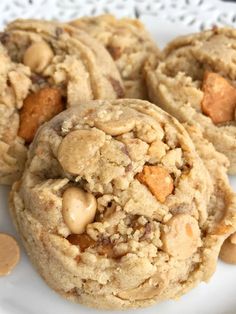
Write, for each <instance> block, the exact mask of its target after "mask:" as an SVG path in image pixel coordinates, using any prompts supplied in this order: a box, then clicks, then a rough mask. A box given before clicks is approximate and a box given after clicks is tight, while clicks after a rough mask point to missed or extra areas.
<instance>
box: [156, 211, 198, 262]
mask: <svg viewBox="0 0 236 314" xmlns="http://www.w3.org/2000/svg"><path fill="white" fill-rule="evenodd" d="M167 227H168V231H165V232H163V234H162V236H161V240H162V243H163V247H162V249H163V251H165V252H167V253H168V254H170V255H172V256H174V257H176V258H178V259H181V260H182V259H186V258H188V257H190V256H191V255H192V254H193V253H194V252H195V251H196V250H197V248H198V247H199V245H200V243H201V241H200V229H199V226H198V223H197V220H196V219H194V218H193V217H192V216H190V215H188V214H178V215H175V216H174V217H172V218H171V219H170V220H169V221H168V223H167Z"/></svg>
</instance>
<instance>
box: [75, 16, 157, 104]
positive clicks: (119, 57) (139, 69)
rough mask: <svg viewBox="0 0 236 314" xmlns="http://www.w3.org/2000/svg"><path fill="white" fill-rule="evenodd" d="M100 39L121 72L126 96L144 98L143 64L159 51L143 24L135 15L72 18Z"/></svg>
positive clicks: (79, 26) (77, 24) (80, 27)
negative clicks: (127, 16)
mask: <svg viewBox="0 0 236 314" xmlns="http://www.w3.org/2000/svg"><path fill="white" fill-rule="evenodd" d="M71 24H72V25H73V26H76V27H78V28H79V29H82V30H84V31H86V32H87V33H88V34H90V35H91V36H93V37H95V38H96V39H97V40H98V41H99V42H100V43H102V44H103V45H104V46H105V47H106V49H107V50H108V51H109V53H110V54H111V56H112V58H113V60H114V61H115V63H116V65H117V68H118V69H119V72H120V74H121V77H122V80H123V82H124V87H125V97H126V98H139V99H147V90H146V85H145V82H144V80H143V67H144V64H145V62H146V60H147V58H148V57H150V56H155V57H158V58H160V56H161V54H160V51H159V49H158V47H157V46H156V44H155V43H154V41H153V40H152V39H151V36H150V34H149V33H148V32H147V30H146V29H145V27H144V25H143V24H142V23H141V22H140V21H138V20H137V19H136V20H135V19H128V18H122V19H116V18H115V17H114V16H112V15H109V14H105V15H101V16H97V17H86V18H80V19H78V20H75V21H73V22H71Z"/></svg>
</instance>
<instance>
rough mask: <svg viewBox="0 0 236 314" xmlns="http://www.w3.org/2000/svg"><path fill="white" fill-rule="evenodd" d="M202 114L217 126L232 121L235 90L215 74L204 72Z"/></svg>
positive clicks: (235, 103)
mask: <svg viewBox="0 0 236 314" xmlns="http://www.w3.org/2000/svg"><path fill="white" fill-rule="evenodd" d="M202 89H203V92H204V96H203V100H202V103H201V106H202V112H203V113H204V114H206V115H207V116H209V117H210V118H211V120H212V121H213V122H214V123H215V124H217V123H222V122H228V121H232V120H234V111H235V108H236V89H235V88H234V87H233V86H232V85H231V84H230V83H229V82H228V81H227V80H226V79H224V78H223V77H222V76H220V75H219V74H217V73H212V72H205V75H204V78H203V86H202Z"/></svg>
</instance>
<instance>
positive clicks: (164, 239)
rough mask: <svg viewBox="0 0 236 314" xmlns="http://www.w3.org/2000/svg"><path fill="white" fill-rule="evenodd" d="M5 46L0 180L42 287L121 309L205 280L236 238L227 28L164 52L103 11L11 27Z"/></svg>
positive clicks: (234, 98) (234, 95)
mask: <svg viewBox="0 0 236 314" xmlns="http://www.w3.org/2000/svg"><path fill="white" fill-rule="evenodd" d="M0 40H1V46H0V59H1V61H2V62H1V66H0V69H1V71H0V82H1V84H0V88H1V93H0V98H1V102H0V110H1V113H2V114H1V116H0V152H1V154H0V182H1V183H2V184H11V185H12V191H11V195H10V211H11V214H12V218H13V221H14V223H15V225H16V228H17V229H18V231H19V233H20V235H21V236H22V241H23V243H24V246H25V248H26V251H27V253H28V254H29V257H30V259H31V260H32V262H33V264H34V265H35V267H36V268H37V270H38V271H39V273H40V274H41V276H42V277H43V278H44V279H45V281H46V282H47V283H48V284H49V286H50V287H52V288H53V289H54V290H55V291H57V292H58V293H60V294H61V295H62V296H64V297H65V298H67V299H70V300H73V301H76V302H79V303H82V304H85V305H88V306H92V307H95V308H103V309H126V308H132V307H135V308H136V307H144V306H148V305H150V304H153V303H156V302H160V301H162V300H167V299H175V298H178V297H180V296H181V295H183V294H184V293H186V292H187V291H189V290H190V289H192V288H193V287H195V286H196V285H197V284H198V283H199V282H201V281H208V280H209V278H210V277H211V276H212V274H213V273H214V271H215V268H216V262H217V259H218V255H219V251H220V249H221V246H222V244H223V242H224V240H225V239H227V238H228V237H229V236H231V235H232V234H233V233H234V232H235V231H236V197H235V195H234V193H233V191H232V189H231V187H230V184H229V181H228V177H227V171H230V173H235V172H236V165H235V164H236V159H235V158H236V157H235V148H236V140H235V134H236V124H235V104H236V89H235V87H234V84H235V78H236V70H235V69H234V61H235V60H234V54H235V53H234V48H235V41H236V31H234V30H226V29H213V30H211V31H207V32H203V33H200V34H196V35H192V36H188V37H184V38H179V39H176V40H175V41H173V42H172V43H170V44H169V45H168V46H167V48H166V49H165V50H164V51H163V52H160V50H159V49H158V48H157V47H156V45H155V43H154V41H153V40H152V39H151V37H150V35H149V34H148V32H147V31H146V30H145V28H144V26H143V25H142V24H141V23H140V22H139V21H137V20H131V19H121V20H117V19H116V18H114V17H113V16H109V15H105V16H99V17H91V18H82V19H79V20H76V21H73V22H71V23H70V24H60V23H57V22H46V21H43V22H42V21H37V20H17V21H15V22H13V23H11V24H9V25H8V26H7V27H6V29H5V30H4V32H2V33H1V35H0ZM216 47H217V48H216ZM218 47H221V48H220V49H219V48H218ZM222 56H223V57H222ZM234 70H235V71H234ZM234 72H235V73H234ZM149 101H152V102H153V103H150V102H149ZM160 108H162V109H160ZM163 109H164V111H163ZM176 118H177V119H178V120H179V121H178V120H177V119H176ZM233 250H234V251H236V249H235V248H234V242H233V236H231V238H228V239H227V241H226V242H225V244H224V245H223V248H222V253H221V255H222V258H223V259H224V260H226V261H228V262H232V263H234V262H236V256H235V255H233V254H232V253H233Z"/></svg>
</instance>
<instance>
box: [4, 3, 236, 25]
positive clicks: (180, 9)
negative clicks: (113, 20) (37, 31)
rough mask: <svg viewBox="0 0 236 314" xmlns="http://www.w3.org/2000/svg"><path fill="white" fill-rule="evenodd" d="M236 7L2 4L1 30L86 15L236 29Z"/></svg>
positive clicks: (197, 4)
mask: <svg viewBox="0 0 236 314" xmlns="http://www.w3.org/2000/svg"><path fill="white" fill-rule="evenodd" d="M235 9H236V4H234V3H229V2H221V1H220V0H119V1H115V0H48V1H47V0H1V1H0V13H1V20H0V27H1V28H2V27H3V26H4V24H5V23H7V22H9V21H11V20H14V19H16V18H41V19H56V20H61V21H67V20H71V19H75V18H76V17H79V16H83V15H98V14H102V13H113V14H115V15H116V16H118V17H121V16H130V17H138V18H140V17H141V18H142V16H144V15H148V16H155V17H156V18H157V19H158V18H162V19H166V21H168V22H171V23H181V24H182V25H185V26H194V28H195V29H196V30H200V29H204V28H207V27H211V26H212V25H231V26H236V10H235Z"/></svg>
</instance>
